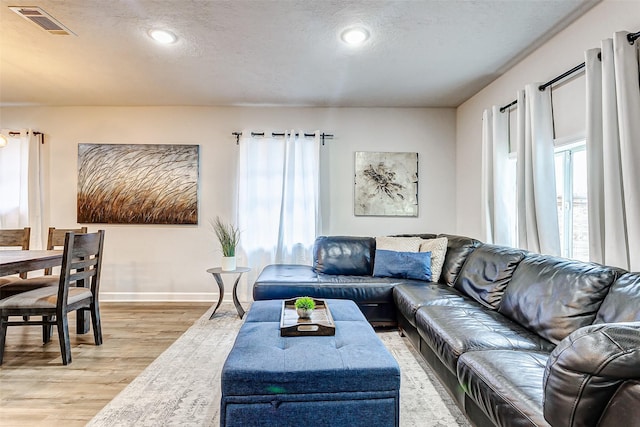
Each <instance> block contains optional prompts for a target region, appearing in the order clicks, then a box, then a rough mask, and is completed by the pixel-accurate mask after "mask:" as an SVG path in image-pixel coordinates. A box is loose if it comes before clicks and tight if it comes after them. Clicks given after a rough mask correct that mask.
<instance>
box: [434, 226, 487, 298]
mask: <svg viewBox="0 0 640 427" xmlns="http://www.w3.org/2000/svg"><path fill="white" fill-rule="evenodd" d="M438 237H446V238H447V254H446V255H445V257H444V263H443V265H442V273H441V274H440V283H444V284H446V285H449V286H453V285H454V284H455V282H456V279H457V278H458V273H460V269H461V268H462V266H463V265H464V262H465V261H466V259H467V257H468V256H469V254H470V253H471V252H473V250H474V249H475V248H477V247H478V246H480V245H481V244H482V242H480V241H479V240H476V239H471V238H469V237H463V236H454V235H451V234H439V235H438Z"/></svg>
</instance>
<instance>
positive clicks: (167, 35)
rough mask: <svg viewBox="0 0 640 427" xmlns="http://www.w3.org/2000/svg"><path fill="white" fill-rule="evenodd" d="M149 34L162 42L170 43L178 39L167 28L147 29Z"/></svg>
mask: <svg viewBox="0 0 640 427" xmlns="http://www.w3.org/2000/svg"><path fill="white" fill-rule="evenodd" d="M149 36H150V37H151V38H152V39H154V40H155V41H157V42H158V43H162V44H171V43H175V41H176V40H178V37H176V35H175V34H173V33H172V32H171V31H168V30H151V31H149Z"/></svg>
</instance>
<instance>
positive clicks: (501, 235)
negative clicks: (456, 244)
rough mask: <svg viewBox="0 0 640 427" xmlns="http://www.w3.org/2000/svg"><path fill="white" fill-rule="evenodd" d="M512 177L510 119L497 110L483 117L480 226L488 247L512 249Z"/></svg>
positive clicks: (494, 107)
mask: <svg viewBox="0 0 640 427" xmlns="http://www.w3.org/2000/svg"><path fill="white" fill-rule="evenodd" d="M512 175H513V174H512V173H511V170H510V165H509V115H508V114H507V113H501V112H500V107H498V106H495V105H494V106H493V107H492V108H491V110H489V109H486V110H484V112H483V115H482V190H481V198H482V216H483V218H482V225H483V227H484V230H483V234H484V239H485V241H486V242H487V243H494V244H497V245H506V246H513V245H514V244H515V236H514V231H515V224H514V221H515V218H514V215H513V212H514V209H513V207H514V204H515V200H514V195H515V191H514V188H513V182H514V179H513V176H512Z"/></svg>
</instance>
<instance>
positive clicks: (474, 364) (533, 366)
mask: <svg viewBox="0 0 640 427" xmlns="http://www.w3.org/2000/svg"><path fill="white" fill-rule="evenodd" d="M548 356H549V355H548V354H546V353H539V352H533V351H510V350H490V351H470V352H468V353H465V354H463V355H462V356H461V357H460V361H459V363H458V369H457V375H458V380H459V381H460V385H461V387H462V389H463V390H465V392H466V393H467V395H468V396H469V397H470V398H471V399H472V400H473V401H474V402H475V403H476V404H477V405H478V406H479V407H480V409H482V411H483V412H484V413H485V414H486V415H487V416H488V417H489V419H490V420H491V421H493V422H494V423H495V424H496V425H499V426H518V427H520V426H523V427H524V426H527V427H529V426H536V427H538V426H540V427H542V426H549V423H548V422H547V421H546V420H545V419H544V416H543V409H542V401H543V393H542V381H543V376H544V366H545V364H546V362H547V358H548ZM575 425H576V426H577V425H578V424H575Z"/></svg>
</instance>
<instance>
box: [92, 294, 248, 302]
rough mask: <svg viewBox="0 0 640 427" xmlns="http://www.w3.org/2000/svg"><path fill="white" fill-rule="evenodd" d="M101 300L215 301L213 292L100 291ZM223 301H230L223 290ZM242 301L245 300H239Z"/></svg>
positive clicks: (216, 296)
mask: <svg viewBox="0 0 640 427" xmlns="http://www.w3.org/2000/svg"><path fill="white" fill-rule="evenodd" d="M100 301H101V302H167V301H171V302H211V303H213V302H216V301H218V294H217V293H214V292H100ZM223 301H231V292H229V293H228V294H227V293H226V292H225V294H224V299H223ZM241 302H242V303H244V302H245V301H241Z"/></svg>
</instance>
